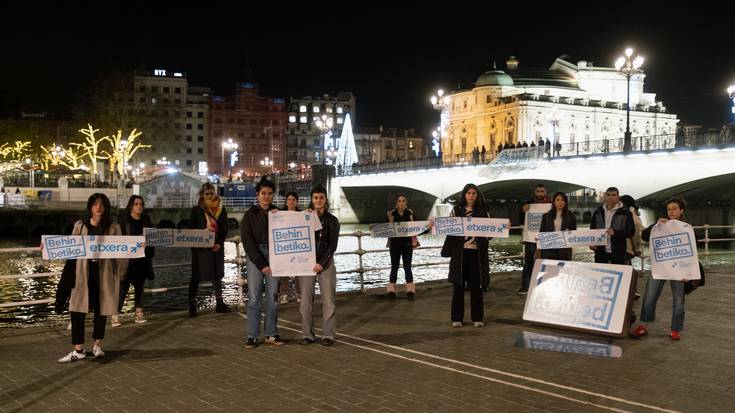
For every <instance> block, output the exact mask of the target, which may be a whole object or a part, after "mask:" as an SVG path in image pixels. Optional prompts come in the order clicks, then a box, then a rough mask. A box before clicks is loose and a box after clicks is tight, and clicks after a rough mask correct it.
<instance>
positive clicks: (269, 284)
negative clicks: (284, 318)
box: [246, 245, 281, 338]
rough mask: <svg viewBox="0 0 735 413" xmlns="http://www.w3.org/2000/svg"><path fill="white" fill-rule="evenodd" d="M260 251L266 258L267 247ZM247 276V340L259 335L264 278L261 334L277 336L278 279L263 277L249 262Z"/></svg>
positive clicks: (261, 247) (262, 247)
mask: <svg viewBox="0 0 735 413" xmlns="http://www.w3.org/2000/svg"><path fill="white" fill-rule="evenodd" d="M259 248H260V251H261V252H262V253H263V255H265V256H266V257H267V256H268V246H267V245H260V246H259ZM246 268H247V276H248V332H247V338H257V337H258V336H259V335H260V304H261V301H263V279H264V278H265V309H264V310H263V312H264V313H265V326H264V328H263V333H264V334H265V335H266V336H275V335H277V334H278V327H277V326H276V323H277V322H278V282H279V281H280V280H281V279H280V278H278V277H272V276H267V275H264V274H263V273H262V272H260V270H259V269H258V267H256V266H255V264H253V262H252V261H251V260H248V261H247V265H246Z"/></svg>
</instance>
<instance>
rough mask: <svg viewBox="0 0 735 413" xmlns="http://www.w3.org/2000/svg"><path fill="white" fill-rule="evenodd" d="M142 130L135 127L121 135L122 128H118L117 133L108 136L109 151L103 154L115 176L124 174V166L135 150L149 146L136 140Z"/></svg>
mask: <svg viewBox="0 0 735 413" xmlns="http://www.w3.org/2000/svg"><path fill="white" fill-rule="evenodd" d="M142 134H143V132H141V131H139V130H138V129H137V128H133V130H132V131H130V133H129V134H128V136H127V137H123V134H122V130H120V129H118V130H117V134H115V135H112V136H111V137H110V138H109V142H110V145H112V150H111V151H107V150H106V151H104V152H103V153H104V155H105V156H107V159H109V160H110V172H112V173H113V174H114V172H115V171H117V174H118V175H117V176H118V177H120V176H124V175H125V167H126V166H127V165H128V162H129V161H130V159H131V158H132V157H133V155H134V154H135V152H137V151H138V149H141V148H150V147H151V145H144V144H142V143H141V142H140V141H138V142H136V139H138V138H139V137H140V136H141V135H142Z"/></svg>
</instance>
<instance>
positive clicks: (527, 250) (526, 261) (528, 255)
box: [521, 242, 536, 289]
mask: <svg viewBox="0 0 735 413" xmlns="http://www.w3.org/2000/svg"><path fill="white" fill-rule="evenodd" d="M535 254H536V244H534V243H532V242H524V243H523V276H522V278H521V287H523V288H525V289H528V286H529V285H530V284H531V274H532V273H533V264H534V263H535V262H536V259H535V258H534V255H535Z"/></svg>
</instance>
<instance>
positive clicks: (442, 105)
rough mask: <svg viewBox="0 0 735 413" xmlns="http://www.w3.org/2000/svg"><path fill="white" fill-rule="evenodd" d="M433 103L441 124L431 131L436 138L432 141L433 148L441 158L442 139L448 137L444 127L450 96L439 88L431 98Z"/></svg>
mask: <svg viewBox="0 0 735 413" xmlns="http://www.w3.org/2000/svg"><path fill="white" fill-rule="evenodd" d="M429 100H430V101H431V105H432V106H433V107H434V109H436V110H437V111H438V112H439V126H438V127H437V128H436V130H435V131H433V132H432V133H431V135H432V136H433V137H434V139H433V140H432V142H431V149H432V150H434V154H435V155H436V156H438V157H440V158H441V154H442V151H441V140H442V138H444V137H446V134H445V133H444V129H445V126H446V123H447V116H448V108H449V98H448V97H446V96H444V90H443V89H438V90H437V91H436V94H435V95H433V96H431V98H430V99H429Z"/></svg>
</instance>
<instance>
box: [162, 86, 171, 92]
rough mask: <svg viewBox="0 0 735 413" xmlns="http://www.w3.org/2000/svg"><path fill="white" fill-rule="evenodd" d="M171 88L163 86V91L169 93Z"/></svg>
mask: <svg viewBox="0 0 735 413" xmlns="http://www.w3.org/2000/svg"><path fill="white" fill-rule="evenodd" d="M170 91H171V90H170V89H169V88H168V87H164V88H163V93H169V92H170Z"/></svg>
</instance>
